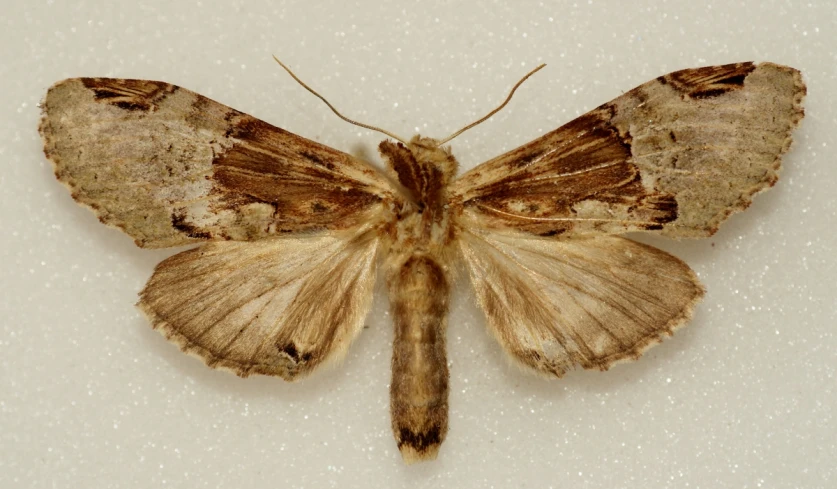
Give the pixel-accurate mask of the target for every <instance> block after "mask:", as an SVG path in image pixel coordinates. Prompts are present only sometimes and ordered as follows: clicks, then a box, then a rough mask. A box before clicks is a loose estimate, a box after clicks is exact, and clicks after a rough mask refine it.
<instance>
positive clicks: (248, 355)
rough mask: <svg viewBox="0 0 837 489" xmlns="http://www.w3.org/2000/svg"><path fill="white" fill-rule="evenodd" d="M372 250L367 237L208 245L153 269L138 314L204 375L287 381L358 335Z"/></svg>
mask: <svg viewBox="0 0 837 489" xmlns="http://www.w3.org/2000/svg"><path fill="white" fill-rule="evenodd" d="M377 251H378V239H377V238H376V237H375V236H374V233H370V232H363V233H360V234H357V235H354V236H345V235H343V236H340V235H335V234H334V233H326V234H322V235H318V236H309V237H299V238H294V237H276V238H266V239H262V240H259V241H254V242H216V243H208V244H204V245H202V246H200V247H198V248H195V249H192V250H188V251H184V252H182V253H179V254H177V255H174V256H172V257H171V258H169V259H167V260H165V261H163V262H162V263H160V264H159V265H158V266H157V268H156V270H155V271H154V275H153V276H152V277H151V279H150V280H149V281H148V284H147V285H146V287H145V289H144V290H143V291H142V293H141V294H140V302H139V303H138V306H139V307H140V309H142V310H143V311H144V312H145V313H146V314H147V315H148V316H149V318H150V320H151V322H152V324H153V327H154V328H155V329H157V330H158V331H160V332H161V333H162V334H163V335H164V336H166V338H168V339H169V340H170V341H172V342H174V343H176V344H177V345H178V346H179V347H180V348H181V349H182V350H183V351H185V352H187V353H192V354H195V355H197V356H198V357H200V358H202V359H203V360H204V362H206V364H207V365H209V366H210V367H214V368H223V369H227V370H230V371H232V372H234V373H236V374H238V375H240V376H242V377H246V376H247V375H250V374H254V373H256V374H264V375H277V376H280V377H283V378H284V379H286V380H294V379H296V378H298V377H300V376H303V375H305V374H307V373H309V372H310V371H311V370H313V369H314V368H316V367H317V366H318V365H320V364H322V363H324V362H327V361H329V360H336V359H340V358H342V356H343V355H344V354H345V352H346V350H347V349H348V347H349V344H350V343H351V342H352V340H353V339H354V338H355V337H356V335H357V334H358V333H359V332H360V331H361V330H362V328H363V320H364V318H365V317H366V314H367V312H368V311H369V307H370V304H371V301H372V292H373V286H374V281H375V259H376V254H377Z"/></svg>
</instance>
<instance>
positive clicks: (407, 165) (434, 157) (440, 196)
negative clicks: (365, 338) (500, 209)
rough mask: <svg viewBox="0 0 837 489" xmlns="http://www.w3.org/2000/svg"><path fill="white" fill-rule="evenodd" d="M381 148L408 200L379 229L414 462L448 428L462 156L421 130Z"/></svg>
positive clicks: (395, 423) (406, 442) (403, 443)
mask: <svg viewBox="0 0 837 489" xmlns="http://www.w3.org/2000/svg"><path fill="white" fill-rule="evenodd" d="M379 149H380V152H381V155H382V156H383V157H384V159H385V160H386V162H387V165H388V168H387V169H388V171H389V172H390V176H391V177H392V178H393V179H395V180H397V181H398V183H399V184H400V191H401V194H402V195H401V199H402V202H403V203H402V205H401V207H400V208H399V209H398V212H396V213H394V215H393V216H392V220H391V221H390V222H389V223H387V224H386V225H385V226H384V228H383V229H384V232H383V233H382V235H383V236H382V237H383V241H384V243H383V248H384V249H385V250H386V251H385V253H386V255H385V256H386V257H387V258H386V262H385V267H386V275H387V288H388V292H389V299H390V306H391V309H392V314H393V321H394V326H395V335H394V339H393V356H392V382H391V384H390V404H391V411H392V428H393V433H394V435H395V439H396V442H397V443H398V448H399V450H401V453H402V455H403V457H404V460H406V461H407V462H408V463H412V462H415V461H418V460H425V459H432V458H436V454H437V453H438V450H439V446H440V445H441V443H442V441H444V438H445V435H446V433H447V428H448V401H447V399H448V367H447V355H446V352H445V334H446V329H447V319H446V318H447V313H448V296H449V295H450V284H451V282H452V278H453V277H452V272H451V270H452V268H451V255H452V253H453V252H454V250H453V249H452V245H453V243H454V242H455V238H456V234H455V227H454V223H453V219H452V216H451V212H452V211H451V208H450V207H449V206H448V205H447V199H448V195H447V186H448V184H449V183H450V182H451V181H452V180H453V178H454V176H455V175H456V169H457V164H456V160H455V159H454V158H453V155H452V154H451V153H450V151H449V150H447V149H445V148H441V147H439V145H438V143H437V142H436V141H435V140H433V139H430V138H422V137H420V136H416V137H414V138H413V139H412V140H411V141H410V143H409V144H408V145H404V144H401V143H394V142H392V141H384V142H382V143H381V144H380V146H379Z"/></svg>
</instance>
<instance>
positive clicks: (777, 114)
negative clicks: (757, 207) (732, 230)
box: [611, 63, 806, 237]
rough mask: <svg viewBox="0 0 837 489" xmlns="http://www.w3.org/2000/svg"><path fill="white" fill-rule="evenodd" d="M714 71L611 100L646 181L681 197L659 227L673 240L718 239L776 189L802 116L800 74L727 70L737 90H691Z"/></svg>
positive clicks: (686, 73)
mask: <svg viewBox="0 0 837 489" xmlns="http://www.w3.org/2000/svg"><path fill="white" fill-rule="evenodd" d="M710 68H714V69H715V71H717V72H722V71H723V70H722V68H724V67H708V68H699V69H694V70H682V71H680V72H675V73H672V74H669V75H666V76H665V77H660V78H659V79H658V80H655V81H654V82H649V83H646V84H644V85H642V86H640V87H637V88H636V89H634V90H631V91H630V92H628V93H626V94H625V95H623V96H621V97H619V98H617V99H616V100H614V101H613V102H611V104H612V105H613V106H614V107H615V115H614V117H613V118H612V124H613V125H614V126H615V127H617V128H619V130H620V131H623V132H626V133H630V134H631V136H632V142H631V151H632V155H633V161H634V162H635V164H636V165H637V166H638V167H639V168H640V170H641V174H642V181H643V184H644V185H645V186H646V187H650V188H656V189H658V190H660V191H662V192H666V193H670V194H673V195H675V196H676V200H677V205H678V217H677V219H676V220H674V221H672V222H669V223H666V224H665V225H664V226H663V228H662V230H661V233H662V234H664V235H667V236H672V237H700V236H709V235H711V234H714V233H715V231H717V229H718V226H719V225H720V224H721V223H722V222H723V221H724V220H726V218H727V217H728V216H729V215H731V214H732V213H735V212H738V211H741V210H743V209H745V208H746V207H747V206H749V205H750V203H751V202H752V198H753V196H754V195H755V194H756V193H758V192H760V191H762V190H765V189H767V188H769V187H771V186H773V185H774V184H775V183H776V181H777V179H778V172H779V169H780V166H781V158H782V155H783V154H784V153H786V152H787V151H788V149H789V148H790V145H791V142H792V138H791V133H792V131H793V130H794V129H795V128H796V126H797V125H798V124H799V123H800V121H801V120H802V118H803V116H804V112H803V109H802V102H803V99H804V96H805V94H806V87H805V83H804V82H803V80H802V75H801V74H800V72H799V71H797V70H795V69H793V68H789V67H786V66H780V65H776V64H773V63H761V64H758V65H753V64H750V63H740V64H739V65H727V68H728V69H727V72H726V73H721V74H720V75H719V76H718V77H717V78H722V77H725V79H726V80H730V81H731V82H730V84H732V83H736V85H735V86H733V87H731V88H727V89H724V88H722V87H721V86H720V85H719V84H718V83H717V82H716V83H714V84H713V85H709V86H708V87H704V88H703V89H702V91H699V92H697V93H688V92H689V90H690V89H695V87H700V86H702V84H704V83H705V78H706V75H703V74H704V73H708V72H709V71H711V70H710ZM711 75H712V73H709V76H711Z"/></svg>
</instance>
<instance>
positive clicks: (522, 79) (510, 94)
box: [439, 63, 546, 146]
mask: <svg viewBox="0 0 837 489" xmlns="http://www.w3.org/2000/svg"><path fill="white" fill-rule="evenodd" d="M544 66H546V64H545V63H541V64H540V65H538V67H537V68H535V69H534V70H532V71H530V72H529V73H527V74H526V76H524V77H523V78H521V79H520V81H518V82H517V83H515V84H514V86H513V87H512V89H511V92H509V96H508V97H506V100H504V101H503V103H502V104H500V106H499V107H497V108H496V109H494V110H492V111H491V112H489V113H488V114H486V115H485V117H483V118H481V119H479V120H478V121H475V122H472V123H470V124H468V125H467V126H465V127H463V128H462V129H460V130H458V131H456V132H455V133H453V134H451V135H450V136H448V137H446V138H445V139H443V140H441V141H440V142H439V146H441V145H443V144H445V143H447V142H448V141H450V140H451V139H453V138H455V137H456V136H459V135H460V134H462V133H463V132H465V131H467V130H468V129H471V128H472V127H474V126H476V125H478V124H482V123H483V122H485V120H486V119H488V118H489V117H491V116H492V115H494V114H496V113H497V112H500V111H501V110H503V107H505V106H506V104H508V103H509V100H511V98H512V95H514V92H515V90H517V87H519V86H520V85H522V84H523V82H525V81H526V80H527V79H528V78H529V77H530V76H532V75H534V74H535V73H536V72H537V71H538V70H540V69H541V68H543V67H544Z"/></svg>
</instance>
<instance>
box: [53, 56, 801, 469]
mask: <svg viewBox="0 0 837 489" xmlns="http://www.w3.org/2000/svg"><path fill="white" fill-rule="evenodd" d="M277 61H278V60H277ZM283 67H284V65H283ZM286 69H287V68H286ZM288 71H289V73H291V72H290V70H288ZM291 75H292V76H294V78H295V79H297V81H299V79H298V78H296V76H295V75H294V74H293V73H291ZM530 75H531V73H530ZM528 76H529V75H527V77H528ZM523 80H525V78H524V79H523ZM523 80H521V81H520V82H518V84H517V85H515V87H514V88H513V89H512V91H511V93H509V96H508V98H506V101H505V102H504V103H503V105H501V106H500V107H498V108H497V109H495V110H494V111H492V112H491V113H490V114H489V116H490V115H491V114H493V113H494V112H496V111H497V110H499V109H500V108H502V107H503V106H504V105H505V104H506V103H507V102H508V101H509V99H510V98H511V96H512V94H513V93H514V90H515V89H516V88H517V87H518V86H519V85H520V83H521V82H522V81H523ZM300 83H301V84H302V85H303V86H304V87H305V88H307V89H308V90H309V91H311V92H312V93H314V94H315V95H317V96H318V97H320V98H322V97H321V96H320V95H319V94H317V93H316V92H314V91H313V90H311V89H310V88H308V87H307V85H305V84H304V83H302V82H301V81H300ZM805 93H806V88H805V84H804V82H803V80H802V77H801V75H800V72H799V71H797V70H795V69H793V68H789V67H786V66H780V65H777V64H772V63H761V64H754V63H750V62H747V63H736V64H728V65H723V66H708V67H703V68H695V69H686V70H681V71H675V72H673V73H670V74H667V75H664V76H661V77H659V78H656V79H654V80H652V81H649V82H647V83H645V84H643V85H640V86H639V87H637V88H634V89H633V90H631V91H629V92H627V93H625V94H623V95H621V96H619V97H617V98H616V99H614V100H612V101H610V102H608V103H605V104H603V105H601V106H599V107H596V108H595V109H593V110H591V111H590V112H588V113H586V114H584V115H582V116H581V117H578V118H577V119H575V120H573V121H571V122H569V123H567V124H565V125H563V126H561V127H559V128H558V129H555V130H553V131H551V132H548V133H546V134H544V135H542V136H540V137H538V138H537V139H535V140H533V141H531V142H529V143H527V144H524V145H523V146H521V147H519V148H517V149H514V150H512V151H510V152H508V153H506V154H503V155H501V156H498V157H496V158H494V159H492V160H490V161H488V162H485V163H483V164H481V165H479V166H477V167H476V168H474V169H472V170H470V171H468V172H466V173H464V174H463V175H461V176H458V177H457V161H456V159H455V158H454V156H453V153H452V151H451V149H450V147H449V146H447V145H446V143H447V142H448V141H450V139H452V138H453V137H455V136H456V135H458V134H460V133H461V132H462V131H464V130H466V129H469V128H470V127H472V126H473V125H475V124H476V123H474V124H471V125H469V126H467V127H465V128H464V129H462V130H461V131H458V132H456V133H455V134H453V135H452V136H450V137H448V138H445V139H442V140H437V139H433V138H428V137H423V136H419V135H416V136H414V137H413V138H412V139H409V140H404V139H401V138H398V137H397V136H395V135H393V134H391V133H389V132H386V131H383V130H380V129H378V128H375V127H373V126H366V125H363V124H360V123H358V124H359V125H362V126H363V127H368V128H371V129H375V130H379V131H381V132H384V133H385V134H386V135H387V136H388V139H386V140H384V141H383V142H381V143H380V146H379V151H380V154H381V156H382V157H383V160H384V161H385V162H386V169H385V170H379V169H377V168H376V167H374V166H371V165H370V164H368V163H366V162H364V161H361V160H359V159H357V158H355V157H352V156H350V155H348V154H346V153H343V152H340V151H338V150H335V149H332V148H330V147H328V146H324V145H322V144H319V143H317V142H314V141H311V140H308V139H305V138H303V137H301V136H297V135H295V134H291V133H289V132H287V131H284V130H282V129H280V128H278V127H275V126H272V125H270V124H268V123H266V122H263V121H261V120H259V119H256V118H254V117H251V116H249V115H247V114H245V113H242V112H239V111H237V110H235V109H232V108H230V107H227V106H225V105H223V104H220V103H218V102H215V101H213V100H210V99H208V98H206V97H203V96H201V95H198V94H197V93H195V92H192V91H189V90H186V89H184V88H180V87H178V86H175V85H171V84H168V83H163V82H159V81H147V80H126V79H108V78H71V79H67V80H64V81H61V82H58V83H56V84H55V85H54V86H52V87H51V88H50V89H49V91H48V93H47V95H46V98H45V100H44V101H43V104H42V110H43V114H42V119H41V123H40V134H41V136H42V137H43V141H44V152H45V154H46V156H47V158H48V159H49V160H51V161H52V163H53V164H54V169H55V175H56V177H57V178H58V180H59V181H61V182H62V183H63V184H64V185H66V186H67V187H68V188H69V190H70V192H71V193H72V197H73V198H74V199H75V200H76V201H77V202H79V203H80V204H82V205H84V206H87V207H89V208H90V209H92V211H93V212H94V213H95V214H96V215H97V216H98V217H99V220H100V221H101V222H103V223H105V224H107V225H109V226H112V227H116V228H118V229H120V230H122V231H124V232H125V233H127V234H128V235H129V236H131V237H132V238H134V240H135V242H136V244H137V245H138V246H140V247H142V248H164V247H172V246H183V245H190V244H197V245H198V246H197V247H194V248H192V249H189V250H187V251H183V252H180V253H177V254H175V255H174V256H172V257H170V258H168V259H166V260H164V261H163V262H162V263H160V264H159V265H158V266H157V267H156V268H155V270H154V273H153V275H152V277H151V278H150V280H149V281H148V284H147V285H146V286H145V288H144V289H143V290H142V292H141V293H140V300H139V303H138V306H139V308H140V309H141V310H142V311H143V312H144V313H145V314H146V315H147V316H148V318H149V320H150V322H151V324H152V325H153V327H154V329H156V330H157V331H159V332H160V333H162V334H163V335H164V336H165V337H166V338H167V339H169V340H170V341H172V342H173V343H175V344H176V345H177V346H179V347H180V349H182V350H183V351H184V352H186V353H189V354H192V355H195V356H197V357H199V358H201V359H202V360H203V361H204V362H205V363H206V364H207V365H208V366H210V367H214V368H220V369H225V370H229V371H231V372H233V373H235V374H237V375H239V376H241V377H247V376H248V375H252V374H263V375H273V376H279V377H281V378H283V379H285V380H288V381H292V380H296V379H299V378H301V377H304V376H305V375H307V374H309V373H311V372H312V371H314V370H315V369H317V368H318V367H320V366H321V365H324V364H326V363H329V362H334V361H336V360H339V359H340V358H341V357H343V356H344V354H345V353H346V350H347V348H348V347H349V345H350V344H351V343H352V341H353V340H354V339H355V338H356V337H357V335H358V334H359V333H360V331H361V330H362V329H363V323H364V318H365V317H366V315H367V312H368V311H369V308H370V304H371V301H372V294H373V286H374V283H375V280H376V274H377V273H378V270H379V269H380V270H382V275H383V276H384V277H385V280H386V285H387V290H388V296H389V301H390V305H391V311H392V317H393V320H394V323H395V324H394V326H395V336H394V342H393V356H392V382H391V386H390V393H391V415H392V430H393V433H394V436H395V440H396V442H397V444H398V448H399V449H400V451H401V454H402V456H403V458H404V460H405V461H406V462H408V463H411V462H415V461H419V460H426V459H433V458H435V457H436V456H437V453H438V450H439V447H440V445H441V443H442V442H443V440H444V439H445V435H446V433H447V430H448V389H449V387H448V379H449V376H448V365H447V359H446V352H445V332H446V329H447V314H448V309H449V300H450V292H451V287H452V285H453V284H454V282H455V281H456V280H457V277H461V276H462V275H465V274H467V276H468V277H469V278H470V282H471V284H472V286H473V290H474V292H475V294H476V300H477V303H478V304H479V306H480V307H481V309H482V311H483V312H484V313H485V319H486V325H487V327H488V330H489V331H490V333H491V334H492V335H493V336H494V337H495V339H496V340H497V342H498V343H499V344H500V346H501V347H502V349H503V350H504V351H505V352H506V353H507V354H508V356H509V357H510V358H511V359H512V360H513V361H514V363H516V364H517V365H519V366H520V367H522V369H524V370H527V371H530V372H534V373H536V374H541V375H544V376H547V377H561V376H562V375H563V374H564V373H566V372H567V371H569V370H572V369H574V368H578V367H580V368H584V369H595V370H607V369H608V368H610V367H611V366H612V365H613V364H615V363H617V362H620V361H624V360H635V359H637V358H639V356H640V355H642V353H643V352H644V351H645V350H646V349H647V348H649V347H651V346H653V345H655V344H657V343H659V342H660V341H662V339H663V338H665V337H667V336H670V335H671V334H672V332H673V331H674V330H675V329H676V328H678V327H679V326H681V325H683V324H684V323H686V322H687V321H688V320H689V319H690V317H691V316H692V311H693V309H694V307H695V305H696V304H697V303H698V302H699V301H700V299H701V297H702V296H703V294H704V288H703V286H702V285H701V284H700V282H699V281H698V278H697V277H696V275H695V273H694V272H693V271H692V270H691V269H690V268H689V267H688V266H687V265H686V264H685V263H684V262H682V261H681V260H679V259H678V258H676V257H674V256H672V255H670V254H668V253H666V252H663V251H661V250H658V249H656V248H653V247H651V246H648V245H645V244H641V243H638V242H635V241H632V240H630V239H628V238H625V237H622V235H623V234H625V233H630V232H648V233H655V234H659V235H663V236H668V237H671V238H698V237H706V236H711V235H712V234H713V233H715V231H716V230H717V229H718V226H719V225H720V224H721V222H723V221H724V220H725V219H727V217H729V216H730V215H731V214H733V213H735V212H738V211H741V210H743V209H745V208H746V207H747V206H748V205H749V204H750V202H751V200H752V198H753V195H754V194H756V193H758V192H760V191H762V190H764V189H766V188H768V187H770V186H772V185H773V184H774V183H776V180H777V174H778V171H779V167H780V160H781V156H782V155H783V154H784V153H785V152H786V151H787V150H788V148H789V147H790V144H791V133H792V131H793V130H794V128H795V127H796V126H797V125H798V124H799V122H800V121H801V120H802V118H803V109H802V101H803V97H804V95H805ZM323 100H324V101H325V99H323ZM326 103H328V102H326ZM329 106H330V107H331V105H330V104H329ZM332 110H334V111H335V113H337V114H338V115H339V116H340V117H343V116H342V115H341V114H340V113H339V112H337V111H336V109H334V108H333V107H332ZM487 117H488V116H486V117H485V118H483V119H482V120H484V119H486V118H487ZM343 118H344V119H346V118H345V117H343ZM346 120H349V119H346ZM482 120H480V121H477V122H481V121H482ZM349 121H350V122H354V121H351V120H349Z"/></svg>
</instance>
